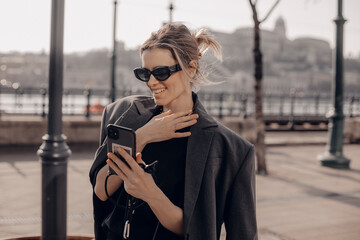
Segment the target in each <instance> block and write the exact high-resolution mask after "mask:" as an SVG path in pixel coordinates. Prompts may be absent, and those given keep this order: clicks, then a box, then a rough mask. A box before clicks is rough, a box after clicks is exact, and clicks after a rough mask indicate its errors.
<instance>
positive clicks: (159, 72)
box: [152, 67, 170, 81]
mask: <svg viewBox="0 0 360 240" xmlns="http://www.w3.org/2000/svg"><path fill="white" fill-rule="evenodd" d="M152 73H153V75H154V77H155V78H156V79H157V80H159V81H165V80H166V79H168V78H169V77H170V70H169V68H167V67H160V68H157V69H155V70H154V71H153V72H152Z"/></svg>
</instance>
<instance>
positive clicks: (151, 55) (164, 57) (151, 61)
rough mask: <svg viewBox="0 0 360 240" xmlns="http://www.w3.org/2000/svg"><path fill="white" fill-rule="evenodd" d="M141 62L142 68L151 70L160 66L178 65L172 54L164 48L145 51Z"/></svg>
mask: <svg viewBox="0 0 360 240" xmlns="http://www.w3.org/2000/svg"><path fill="white" fill-rule="evenodd" d="M141 61H142V66H143V67H145V68H147V69H150V70H152V69H153V68H155V67H158V66H171V65H174V64H176V61H175V59H174V58H173V57H172V54H171V52H170V51H169V50H168V49H163V48H154V49H147V50H145V51H144V52H143V54H142V56H141Z"/></svg>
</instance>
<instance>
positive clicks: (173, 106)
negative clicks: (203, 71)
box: [163, 91, 194, 113]
mask: <svg viewBox="0 0 360 240" xmlns="http://www.w3.org/2000/svg"><path fill="white" fill-rule="evenodd" d="M193 108H194V102H193V99H192V92H191V91H190V94H187V95H186V96H184V97H183V98H181V99H176V100H174V101H173V102H171V103H170V104H168V105H166V106H164V108H163V111H164V112H166V111H168V110H171V111H172V112H173V113H176V112H182V111H187V110H191V109H193Z"/></svg>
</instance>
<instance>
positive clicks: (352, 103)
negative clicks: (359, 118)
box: [349, 96, 355, 118]
mask: <svg viewBox="0 0 360 240" xmlns="http://www.w3.org/2000/svg"><path fill="white" fill-rule="evenodd" d="M354 103H355V97H354V96H352V97H351V98H350V103H349V117H351V118H352V117H354V116H353V110H354Z"/></svg>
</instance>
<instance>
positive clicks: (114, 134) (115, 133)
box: [106, 124, 136, 174]
mask: <svg viewBox="0 0 360 240" xmlns="http://www.w3.org/2000/svg"><path fill="white" fill-rule="evenodd" d="M106 128H107V137H108V142H107V151H108V152H112V153H114V154H115V155H116V156H117V157H118V158H120V159H121V160H122V161H123V162H125V163H126V161H125V159H123V157H121V156H120V154H119V153H118V152H117V148H118V147H121V148H123V149H124V150H125V151H127V152H128V153H129V154H130V155H131V156H132V157H133V158H134V159H136V135H135V131H134V130H132V129H130V128H126V127H121V126H117V125H114V124H109V125H107V127H106ZM126 164H127V163H126ZM127 165H128V164H127ZM109 172H110V174H116V173H115V171H114V170H113V169H111V168H110V167H109Z"/></svg>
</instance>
